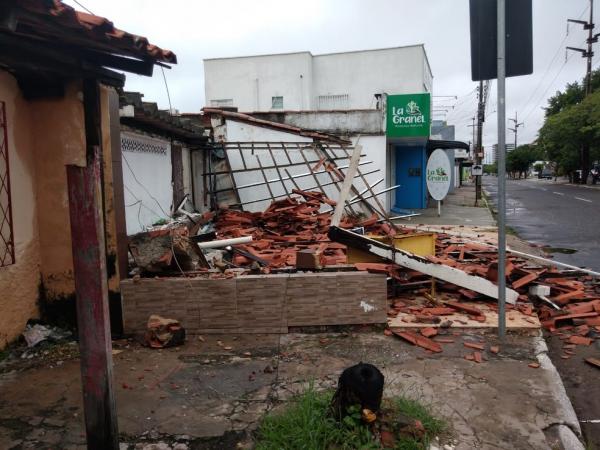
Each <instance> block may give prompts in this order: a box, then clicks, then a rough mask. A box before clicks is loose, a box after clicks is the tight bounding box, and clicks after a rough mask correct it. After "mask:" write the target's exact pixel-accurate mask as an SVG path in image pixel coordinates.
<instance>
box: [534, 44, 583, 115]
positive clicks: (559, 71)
mask: <svg viewBox="0 0 600 450" xmlns="http://www.w3.org/2000/svg"><path fill="white" fill-rule="evenodd" d="M574 54H575V53H571V54H569V56H568V57H567V59H566V60H565V62H564V63H563V64H562V66H560V69H559V70H558V72H557V73H556V75H555V76H554V78H553V79H552V81H551V82H550V84H549V85H548V87H546V90H545V91H544V93H543V94H542V96H541V97H540V98H539V99H538V100H537V102H535V103H532V104H531V105H532V106H531V107H530V108H529V109H528V110H527V111H528V112H527V114H525V118H524V119H523V120H527V119H528V118H529V116H530V115H531V113H533V111H535V109H536V107H537V106H539V105H540V102H542V101H543V100H544V99H545V98H546V94H547V93H548V90H549V89H550V88H551V87H553V86H554V82H555V81H556V79H557V78H558V76H559V75H560V74H561V73H562V71H563V69H564V68H565V66H566V65H567V63H568V62H569V60H570V59H571V58H572V57H573V55H574Z"/></svg>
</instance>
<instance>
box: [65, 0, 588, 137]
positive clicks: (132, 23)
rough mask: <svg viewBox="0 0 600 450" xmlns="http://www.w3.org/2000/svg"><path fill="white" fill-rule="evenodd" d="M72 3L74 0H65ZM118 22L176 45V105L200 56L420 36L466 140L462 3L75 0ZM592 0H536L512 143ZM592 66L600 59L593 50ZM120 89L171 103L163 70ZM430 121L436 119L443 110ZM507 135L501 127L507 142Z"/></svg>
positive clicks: (190, 87)
mask: <svg viewBox="0 0 600 450" xmlns="http://www.w3.org/2000/svg"><path fill="white" fill-rule="evenodd" d="M65 3H68V4H70V5H72V6H73V7H75V8H76V9H82V8H81V6H78V5H77V4H75V2H74V0H65ZM79 3H81V4H82V5H84V6H85V7H87V8H88V9H89V10H91V11H92V12H93V13H94V14H96V15H100V16H104V17H107V18H109V19H110V20H112V21H113V22H114V24H115V26H116V27H118V28H121V29H123V30H126V31H128V32H131V33H135V34H139V35H142V36H146V37H147V38H148V39H149V40H150V42H151V43H153V44H156V45H158V46H160V47H162V48H168V49H170V50H173V51H174V52H175V53H176V54H177V57H178V60H179V64H177V65H175V66H173V69H171V70H165V74H166V77H167V81H168V85H169V90H170V93H171V101H172V105H173V108H176V109H179V110H180V111H182V112H193V111H198V110H200V108H202V106H204V80H203V67H202V59H203V58H214V57H224V56H240V55H254V54H263V53H283V52H296V51H304V50H307V51H310V52H312V53H313V54H319V53H331V52H342V51H349V50H362V49H370V48H380V47H394V46H402V45H410V44H418V43H424V44H425V49H426V51H427V55H428V58H429V62H430V64H431V67H432V71H433V76H434V81H433V94H434V96H435V95H455V96H457V97H458V99H457V100H454V99H442V98H434V105H438V106H440V105H454V106H455V107H454V109H451V111H450V112H449V113H448V115H447V116H446V119H447V120H448V123H449V124H454V125H456V138H457V139H460V140H464V141H470V140H471V139H472V128H470V127H468V125H470V124H471V123H472V122H471V118H472V117H473V115H474V113H475V110H476V95H475V91H474V89H475V87H476V83H474V82H472V81H471V66H470V50H469V45H470V43H469V9H468V5H469V2H468V0H420V1H416V0H368V1H364V0H303V1H301V2H298V1H291V0H254V1H248V0H220V1H211V2H208V1H190V0H169V1H168V2H166V1H156V0H154V1H153V0H79ZM588 4H589V0H533V54H534V73H533V75H528V76H522V77H516V78H511V79H508V80H507V103H506V105H507V116H509V117H514V114H515V111H518V117H519V122H521V121H524V122H525V125H524V126H523V127H520V128H519V143H525V142H530V141H532V140H534V139H535V137H536V134H537V130H538V129H539V127H540V125H541V123H542V119H543V111H542V109H541V107H542V106H544V105H545V104H546V99H547V98H548V97H549V96H551V95H552V94H554V93H555V92H556V91H557V90H558V89H562V88H563V87H564V85H565V84H566V83H567V82H571V81H575V80H580V79H581V78H582V77H583V75H584V73H585V60H584V59H583V58H582V57H581V56H580V54H579V53H573V52H570V54H571V55H570V58H569V59H568V61H566V62H565V49H564V47H565V46H566V45H571V46H575V47H581V46H582V45H583V44H584V43H585V39H586V34H585V33H584V31H583V29H582V27H581V26H580V25H574V24H571V25H570V26H569V35H568V36H567V35H566V32H567V22H566V20H567V18H579V17H580V16H582V13H584V12H585V14H584V15H583V16H582V17H581V18H582V19H586V20H587V18H588V15H589V10H588V9H587V7H588ZM596 31H598V30H596ZM596 53H597V55H598V56H596V57H595V58H594V68H595V67H596V65H597V64H598V62H600V50H599V51H597V52H596ZM125 88H126V89H127V90H133V91H140V92H142V93H143V94H144V96H145V97H144V98H145V100H146V101H156V102H158V105H159V107H160V108H168V101H167V95H166V91H165V86H164V82H163V79H162V75H161V72H160V70H155V74H154V76H153V77H152V78H148V77H141V76H135V75H127V82H126V86H125ZM487 111H488V114H487V121H486V123H485V127H484V142H483V143H484V145H485V146H489V147H490V148H491V145H492V144H493V143H496V141H497V139H496V134H497V133H496V129H497V125H496V121H497V116H496V114H495V111H496V84H495V83H493V85H492V94H491V98H490V102H489V106H488V108H487ZM435 118H443V117H442V116H440V117H438V116H436V117H435ZM513 141H514V134H513V133H512V132H508V134H507V142H513Z"/></svg>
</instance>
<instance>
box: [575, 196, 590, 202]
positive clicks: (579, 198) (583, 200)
mask: <svg viewBox="0 0 600 450" xmlns="http://www.w3.org/2000/svg"><path fill="white" fill-rule="evenodd" d="M575 199H576V200H581V201H582V202H588V203H592V201H591V200H588V199H587V198H581V197H575Z"/></svg>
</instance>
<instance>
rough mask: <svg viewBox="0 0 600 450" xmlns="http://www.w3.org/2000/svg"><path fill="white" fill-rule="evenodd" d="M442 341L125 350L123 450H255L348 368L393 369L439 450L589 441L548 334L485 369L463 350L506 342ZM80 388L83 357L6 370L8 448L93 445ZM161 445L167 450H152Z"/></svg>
mask: <svg viewBox="0 0 600 450" xmlns="http://www.w3.org/2000/svg"><path fill="white" fill-rule="evenodd" d="M441 333H444V334H445V341H450V340H452V341H454V342H452V343H444V344H443V352H442V353H436V354H431V353H428V352H427V351H425V350H424V349H422V348H419V347H414V346H411V345H410V344H408V343H406V342H404V341H402V340H400V339H399V338H397V337H394V336H389V337H388V336H384V334H383V333H382V332H381V331H379V330H377V331H376V330H372V329H371V330H365V331H363V332H347V333H320V334H298V333H294V334H288V335H282V336H281V341H279V339H280V338H279V337H278V336H276V335H262V336H256V335H237V336H236V335H223V336H214V335H212V336H204V342H201V341H200V340H198V339H197V338H194V339H192V338H190V340H189V341H188V342H186V344H185V345H184V346H183V347H180V348H172V349H164V350H151V349H147V348H144V347H140V346H139V345H138V344H136V343H134V342H127V341H118V342H115V349H116V353H117V354H115V356H114V359H115V371H114V373H115V383H114V388H115V393H116V404H117V410H118V415H119V428H120V433H121V441H122V442H123V444H122V447H121V448H122V449H127V448H129V449H133V448H136V449H142V450H150V449H154V450H156V449H171V448H173V449H178V450H179V449H181V450H184V449H188V448H192V449H194V448H198V449H200V448H214V449H234V448H249V442H250V441H251V437H250V434H249V433H251V431H252V430H254V429H255V428H256V426H257V423H258V421H260V419H261V418H262V417H263V415H264V414H265V413H266V412H268V411H270V410H272V409H274V408H280V407H281V406H282V405H284V404H285V402H287V401H288V400H289V399H290V398H291V396H292V395H293V394H294V393H297V392H300V391H302V390H303V389H305V388H306V386H307V385H308V383H310V382H312V383H314V385H315V386H317V387H318V388H319V389H325V388H333V387H334V386H335V385H336V383H337V378H338V377H339V375H340V373H341V371H342V370H343V369H344V368H346V367H348V366H350V365H353V364H356V363H357V362H359V361H363V362H370V363H373V364H375V365H377V366H378V367H379V368H380V369H381V370H382V371H383V373H384V375H385V378H386V381H385V390H384V395H385V396H393V395H402V396H406V397H409V398H412V399H415V400H418V401H419V402H421V403H422V404H424V405H427V406H429V407H430V408H431V410H432V412H433V414H435V415H436V416H438V417H441V418H443V419H445V420H446V421H447V423H448V425H449V426H450V428H451V430H452V432H451V434H450V435H448V436H443V437H442V439H441V443H440V446H439V447H440V448H442V447H443V445H448V446H449V447H444V448H452V449H456V450H471V449H506V450H509V449H510V450H519V449H523V450H524V449H528V450H530V449H539V450H542V449H543V450H546V449H548V448H561V447H560V446H557V445H558V442H559V441H561V442H564V438H561V434H562V435H564V434H566V435H570V436H573V435H572V434H569V432H568V431H567V430H570V429H572V430H575V432H577V433H578V432H579V428H578V427H579V426H578V423H577V419H576V417H575V416H574V414H573V413H572V409H570V408H569V407H567V405H568V400H566V397H565V394H564V390H563V388H562V384H561V383H560V379H559V378H558V377H557V375H556V372H555V371H554V370H553V366H552V365H551V364H548V362H547V361H548V360H547V357H546V356H545V351H546V350H545V344H544V343H543V341H542V340H541V339H540V338H539V337H535V336H533V337H530V336H523V335H515V334H511V335H510V336H508V338H507V341H506V342H505V343H502V344H500V351H499V353H498V354H493V353H492V352H489V351H483V352H482V354H483V358H484V360H483V361H482V362H481V363H476V362H473V361H468V360H466V359H465V357H464V356H465V355H466V354H467V353H471V352H472V351H473V350H472V349H469V348H465V347H464V345H463V342H481V343H484V345H485V348H486V350H488V349H489V346H490V345H497V342H496V339H495V337H494V336H493V335H489V334H488V335H485V334H479V333H475V332H472V331H467V330H465V331H462V332H460V335H458V333H456V332H454V331H453V330H443V331H442V332H441ZM226 348H227V349H229V348H231V350H229V351H226V350H225V349H226ZM9 362H10V361H9ZM532 362H539V363H540V367H539V368H532V367H530V366H529V364H530V363H532ZM80 389H81V384H80V371H79V361H78V359H77V358H76V357H75V358H66V359H64V360H63V359H61V360H60V361H56V360H53V361H52V360H50V361H48V357H45V356H40V357H39V358H38V357H36V358H34V359H22V358H18V360H17V361H12V362H11V363H10V364H7V361H5V362H4V363H2V364H0V448H2V449H11V448H25V449H27V448H62V449H83V448H85V446H84V442H85V435H84V428H83V411H82V398H81V390H80ZM158 442H163V443H164V445H163V446H161V447H158V446H151V443H158ZM136 444H137V445H136ZM167 444H168V445H167ZM564 448H567V449H575V448H578V447H576V446H566V447H564Z"/></svg>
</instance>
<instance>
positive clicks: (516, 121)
mask: <svg viewBox="0 0 600 450" xmlns="http://www.w3.org/2000/svg"><path fill="white" fill-rule="evenodd" d="M508 120H511V121H513V122H514V123H515V127H514V128H509V130H510V131H512V132H513V133H515V149H516V148H517V134H518V132H519V127H522V126H523V125H525V123H524V122H521V123H519V120H518V119H517V112H516V111H515V118H514V119H508Z"/></svg>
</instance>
